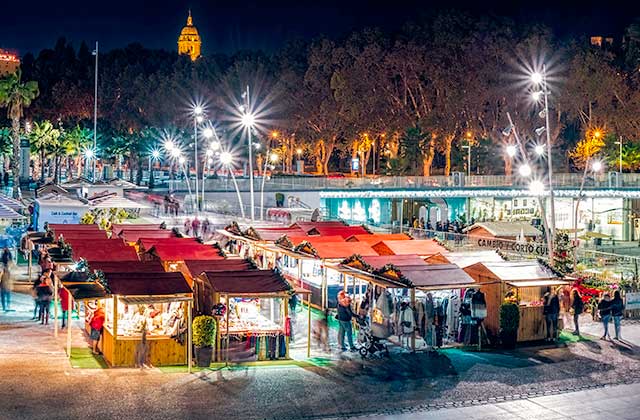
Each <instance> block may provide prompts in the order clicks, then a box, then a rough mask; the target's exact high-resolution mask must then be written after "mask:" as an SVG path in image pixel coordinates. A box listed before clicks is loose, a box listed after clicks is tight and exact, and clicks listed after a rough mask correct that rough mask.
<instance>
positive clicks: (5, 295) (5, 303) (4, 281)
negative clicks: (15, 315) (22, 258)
mask: <svg viewBox="0 0 640 420" xmlns="http://www.w3.org/2000/svg"><path fill="white" fill-rule="evenodd" d="M12 290H13V278H12V277H11V272H10V271H9V267H5V269H4V270H3V271H2V275H1V276H0V300H1V301H2V310H3V311H5V312H8V311H9V310H10V305H11V291H12Z"/></svg>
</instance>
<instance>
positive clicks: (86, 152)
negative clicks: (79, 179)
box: [84, 149, 94, 175]
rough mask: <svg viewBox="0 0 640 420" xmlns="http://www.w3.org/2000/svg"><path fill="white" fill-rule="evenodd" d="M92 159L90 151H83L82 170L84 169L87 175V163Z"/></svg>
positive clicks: (92, 155) (91, 151) (92, 154)
mask: <svg viewBox="0 0 640 420" xmlns="http://www.w3.org/2000/svg"><path fill="white" fill-rule="evenodd" d="M93 157H94V153H93V150H92V149H87V150H85V151H84V158H85V161H84V168H85V172H87V175H89V174H88V172H89V163H90V162H91V159H93Z"/></svg>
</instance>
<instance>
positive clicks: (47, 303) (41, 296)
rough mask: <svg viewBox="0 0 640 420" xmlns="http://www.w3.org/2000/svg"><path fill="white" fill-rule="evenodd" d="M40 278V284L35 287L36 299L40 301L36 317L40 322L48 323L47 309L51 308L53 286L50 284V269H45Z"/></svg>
mask: <svg viewBox="0 0 640 420" xmlns="http://www.w3.org/2000/svg"><path fill="white" fill-rule="evenodd" d="M46 273H47V274H46V275H43V276H42V278H41V279H40V280H41V281H40V284H39V285H38V287H37V288H36V294H37V296H38V301H39V302H40V303H39V304H40V315H39V317H38V319H39V320H40V324H43V325H49V311H50V309H51V297H52V296H53V287H52V284H51V274H50V273H51V271H47V272H46Z"/></svg>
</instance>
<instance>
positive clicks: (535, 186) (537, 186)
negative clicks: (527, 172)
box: [529, 180, 551, 253]
mask: <svg viewBox="0 0 640 420" xmlns="http://www.w3.org/2000/svg"><path fill="white" fill-rule="evenodd" d="M529 192H530V193H531V194H532V195H534V196H541V195H543V194H544V184H543V183H542V181H538V180H533V181H531V184H529ZM549 253H551V250H550V251H549Z"/></svg>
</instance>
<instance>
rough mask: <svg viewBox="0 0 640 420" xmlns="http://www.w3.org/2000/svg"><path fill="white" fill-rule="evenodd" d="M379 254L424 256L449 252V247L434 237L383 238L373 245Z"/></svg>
mask: <svg viewBox="0 0 640 420" xmlns="http://www.w3.org/2000/svg"><path fill="white" fill-rule="evenodd" d="M371 247H372V248H373V249H374V250H375V251H376V252H377V253H378V254H379V255H419V256H421V257H423V258H426V257H428V256H431V255H434V254H447V253H448V252H449V251H448V250H447V248H445V247H444V246H442V245H441V244H439V243H438V242H436V241H435V240H433V239H421V240H412V241H406V240H392V241H388V240H383V241H380V242H378V243H375V244H373V245H371Z"/></svg>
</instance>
